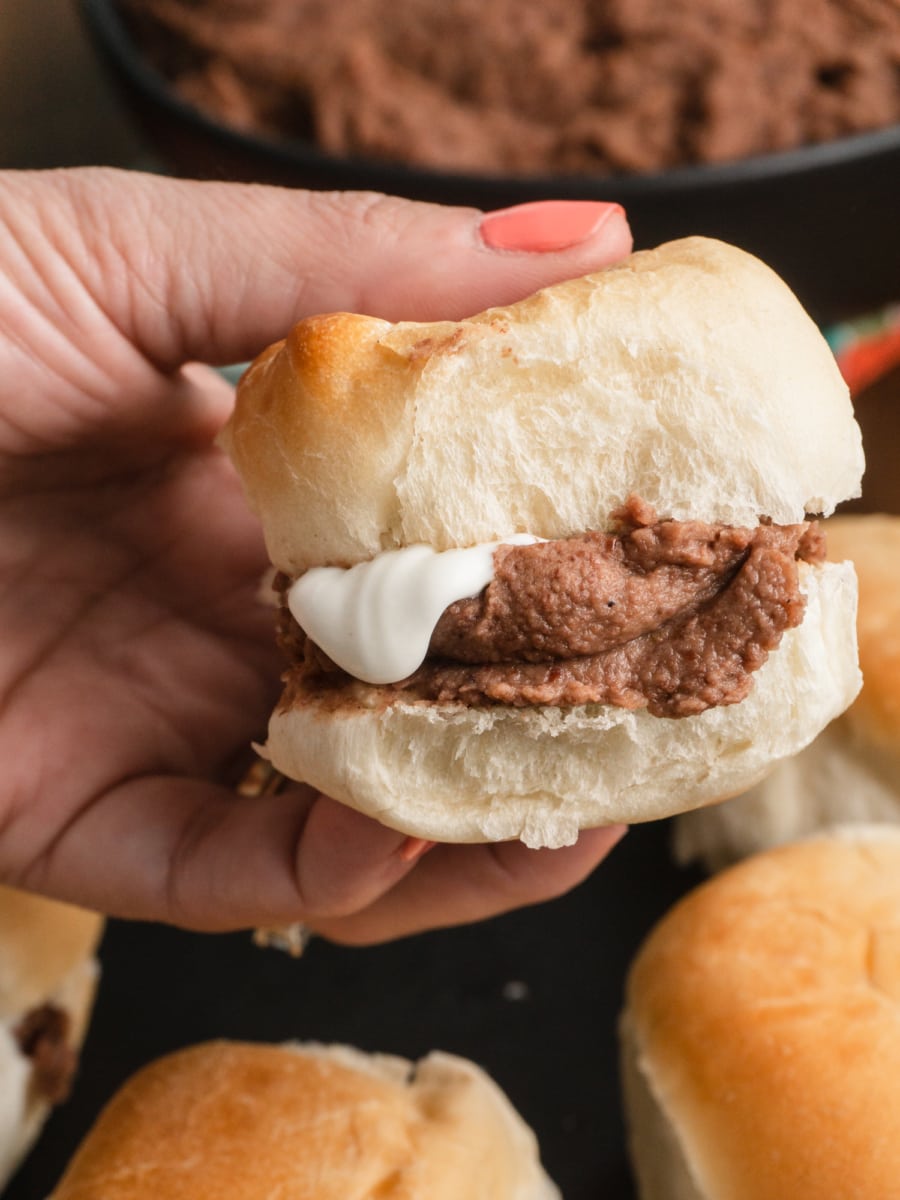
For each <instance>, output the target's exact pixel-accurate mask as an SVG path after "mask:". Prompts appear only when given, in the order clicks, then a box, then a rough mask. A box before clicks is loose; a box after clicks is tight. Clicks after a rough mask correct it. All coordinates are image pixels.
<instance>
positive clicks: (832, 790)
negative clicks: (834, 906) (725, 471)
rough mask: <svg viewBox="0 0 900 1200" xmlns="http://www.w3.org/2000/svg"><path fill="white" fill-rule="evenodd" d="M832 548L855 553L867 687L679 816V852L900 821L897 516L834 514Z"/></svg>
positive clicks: (730, 856) (833, 552)
mask: <svg viewBox="0 0 900 1200" xmlns="http://www.w3.org/2000/svg"><path fill="white" fill-rule="evenodd" d="M825 531H826V535H827V538H828V557H829V559H831V560H832V561H833V562H842V561H848V560H852V562H853V564H854V567H855V569H856V574H857V577H858V580H859V611H858V616H857V632H858V642H859V662H860V667H861V668H862V673H863V680H864V682H863V688H862V691H861V692H860V694H859V696H858V697H857V699H856V700H855V701H854V703H853V704H852V706H851V707H850V708H849V709H848V710H847V712H846V713H844V714H843V716H841V717H839V718H838V719H837V720H835V721H833V722H832V724H831V725H829V727H828V728H827V729H826V730H824V731H823V733H822V734H820V735H819V737H817V738H816V739H815V741H814V742H813V743H812V744H811V745H810V746H809V747H808V748H807V749H806V750H804V751H803V752H802V753H800V754H798V755H797V756H796V758H792V759H788V760H786V761H785V762H783V763H781V764H780V765H779V766H778V767H777V768H776V769H775V770H774V771H773V772H772V774H771V775H769V776H768V777H767V778H766V779H765V780H763V781H762V782H761V783H760V784H758V785H757V786H756V787H755V788H753V789H751V791H750V792H748V793H747V794H745V795H743V796H739V797H736V798H735V799H733V800H730V801H729V802H728V803H727V804H722V805H719V806H717V807H715V808H710V809H705V810H703V811H698V812H692V813H686V814H684V815H683V816H680V817H679V818H678V819H677V822H676V825H675V833H674V848H675V854H676V857H677V858H678V860H679V861H680V862H682V863H689V862H693V861H697V860H699V861H700V862H702V863H703V864H704V865H705V866H706V867H707V868H708V869H709V870H712V871H715V870H718V869H720V868H721V867H722V866H724V865H726V864H728V863H730V862H734V861H736V860H737V859H739V858H742V857H743V856H744V855H746V854H752V853H754V852H756V851H758V850H763V849H766V848H767V847H769V846H775V845H780V844H781V843H783V842H788V841H793V840H795V839H796V838H798V837H802V836H803V835H804V834H807V833H812V832H814V831H815V830H817V829H821V828H823V827H825V826H828V825H832V824H846V823H849V822H856V821H862V822H872V821H889V822H900V517H897V516H889V515H871V516H856V515H846V516H837V517H832V518H831V519H830V520H829V521H827V522H825Z"/></svg>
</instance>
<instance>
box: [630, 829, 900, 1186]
mask: <svg viewBox="0 0 900 1200" xmlns="http://www.w3.org/2000/svg"><path fill="white" fill-rule="evenodd" d="M898 912H900V829H896V828H893V827H889V826H863V825H860V826H856V827H852V828H846V827H845V828H843V829H840V830H835V831H833V832H832V833H830V834H828V835H821V836H816V837H814V838H811V839H809V840H808V841H804V842H799V843H794V844H792V845H790V846H786V847H781V848H778V849H775V850H771V851H768V852H767V853H765V854H761V855H756V856H754V857H752V858H749V859H747V860H746V861H744V862H743V863H741V864H739V865H738V866H736V867H732V868H731V869H729V870H727V871H725V872H723V873H722V874H720V875H718V876H716V877H715V878H714V879H712V880H711V881H710V882H708V883H706V884H705V885H703V886H702V887H700V888H698V889H696V890H695V891H694V892H693V893H691V894H690V895H689V896H687V897H686V898H685V899H683V900H682V901H681V902H680V903H678V904H677V905H676V906H675V907H674V908H673V909H672V910H671V911H670V912H669V913H668V914H667V915H666V916H665V917H664V918H663V919H662V921H661V922H660V923H659V924H658V925H657V926H656V928H655V929H654V930H653V931H652V932H651V934H650V935H649V937H648V938H647V940H646V941H645V943H644V945H643V946H642V948H641V950H640V952H639V953H638V955H637V957H636V959H635V961H634V963H633V965H632V968H631V971H630V974H629V978H628V983H627V989H626V1003H625V1009H624V1013H623V1020H622V1045H623V1081H624V1094H625V1101H626V1109H627V1113H628V1118H629V1125H630V1143H631V1150H632V1156H633V1162H634V1166H635V1172H636V1175H637V1178H638V1182H639V1193H640V1197H641V1200H825V1198H826V1197H827V1198H828V1200H838V1198H842V1200H843V1198H847V1200H849V1198H850V1197H860V1198H863V1197H865V1198H866V1200H869V1198H874V1197H878V1200H893V1198H895V1197H897V1196H900V1022H898V1018H897V1006H898V1002H900V925H898Z"/></svg>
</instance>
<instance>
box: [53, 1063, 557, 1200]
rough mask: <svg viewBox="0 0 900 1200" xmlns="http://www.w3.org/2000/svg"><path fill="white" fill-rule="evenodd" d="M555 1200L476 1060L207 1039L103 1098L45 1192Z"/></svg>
mask: <svg viewBox="0 0 900 1200" xmlns="http://www.w3.org/2000/svg"><path fill="white" fill-rule="evenodd" d="M276 1197H279V1198H283V1200H353V1198H354V1197H360V1198H361V1197H368V1198H371V1200H375V1198H376V1197H377V1198H378V1200H464V1198H465V1197H478V1200H559V1191H558V1190H557V1188H556V1187H555V1186H554V1185H553V1184H552V1183H551V1182H550V1180H549V1179H548V1178H547V1175H546V1174H545V1173H544V1171H543V1169H542V1167H541V1165H540V1162H539V1159H538V1151H537V1142H536V1140H535V1137H534V1134H533V1133H532V1132H531V1130H530V1129H529V1128H528V1126H527V1125H526V1124H525V1123H524V1121H523V1120H522V1118H521V1117H520V1116H519V1114H518V1113H517V1112H516V1111H515V1109H514V1108H513V1107H512V1105H511V1104H510V1102H509V1100H508V1099H507V1098H506V1096H505V1095H504V1093H503V1092H502V1091H501V1090H500V1089H499V1088H498V1087H497V1085H496V1084H495V1083H494V1082H493V1080H491V1079H490V1078H489V1077H488V1076H487V1075H486V1074H485V1073H484V1072H483V1071H482V1070H481V1069H480V1068H478V1067H476V1066H475V1065H474V1063H471V1062H469V1061H468V1060H466V1059H463V1058H458V1057H456V1056H454V1055H450V1054H442V1053H438V1052H435V1053H432V1054H429V1055H428V1056H427V1057H426V1058H424V1059H422V1060H421V1061H420V1062H419V1063H417V1064H413V1063H411V1062H408V1061H407V1060H406V1059H402V1058H397V1057H394V1056H392V1055H384V1054H371V1055H369V1054H364V1053H363V1052H362V1051H360V1050H356V1049H354V1048H353V1047H350V1046H322V1045H317V1044H303V1045H298V1044H288V1045H283V1046H272V1045H262V1044H250V1043H242V1042H208V1043H204V1044H201V1045H198V1046H192V1047H190V1048H188V1049H186V1050H181V1051H178V1052H177V1053H175V1054H171V1055H169V1056H167V1057H165V1058H161V1059H158V1060H157V1061H156V1062H154V1063H151V1064H150V1065H149V1066H147V1067H145V1068H144V1069H143V1070H141V1071H139V1072H138V1073H137V1075H135V1076H133V1077H132V1078H131V1079H130V1080H128V1082H127V1083H126V1084H125V1085H124V1087H122V1088H121V1089H120V1091H119V1092H118V1093H117V1094H116V1095H115V1096H114V1097H113V1099H112V1100H111V1101H110V1103H109V1104H108V1105H107V1107H106V1109H105V1110H104V1111H103V1112H102V1113H101V1115H100V1117H99V1119H98V1120H97V1122H96V1124H95V1125H94V1127H93V1129H92V1130H91V1131H90V1132H89V1133H88V1135H87V1137H86V1139H85V1140H84V1142H83V1143H82V1144H81V1147H80V1148H79V1150H78V1151H77V1152H76V1154H75V1157H74V1158H73V1160H72V1162H71V1163H70V1164H69V1167H68V1168H67V1170H66V1172H65V1174H64V1175H63V1178H62V1179H61V1180H60V1182H59V1184H58V1186H57V1187H56V1189H55V1190H54V1192H53V1194H52V1196H51V1197H50V1200H226V1198H227V1200H275V1198H276Z"/></svg>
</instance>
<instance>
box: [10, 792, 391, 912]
mask: <svg viewBox="0 0 900 1200" xmlns="http://www.w3.org/2000/svg"><path fill="white" fill-rule="evenodd" d="M407 841H408V839H407V838H406V837H405V835H404V834H401V833H396V832H395V831H393V830H390V829H387V828H386V827H384V826H382V825H379V824H378V823H377V822H375V821H372V820H370V819H368V818H366V817H362V816H360V815H359V814H357V813H355V812H352V811H351V810H349V809H347V808H345V807H344V806H339V805H337V804H336V803H335V802H334V801H331V800H325V798H324V797H318V796H317V794H316V793H315V792H313V791H312V789H309V788H304V787H300V786H296V787H292V788H291V789H289V790H288V791H286V792H284V793H281V794H279V795H274V796H260V797H240V796H235V795H234V794H233V793H231V792H229V791H227V789H224V788H220V787H216V786H214V785H211V784H206V783H204V782H202V781H200V780H185V779H174V778H173V779H170V778H167V777H162V776H161V777H155V778H144V779H140V780H135V781H132V782H130V783H127V784H123V785H121V786H119V787H117V788H114V789H111V790H110V791H108V792H106V793H104V794H103V795H102V796H100V797H98V798H97V799H96V800H95V801H94V803H93V804H91V805H90V806H89V807H88V808H86V809H84V810H83V811H82V812H81V813H80V814H79V815H78V817H77V818H76V819H75V820H73V821H71V822H70V823H69V825H68V826H67V827H66V829H65V831H64V833H63V834H61V835H60V836H59V837H58V838H57V839H56V841H55V842H54V843H53V844H52V845H51V846H49V847H47V848H46V849H45V850H44V851H43V853H41V854H40V855H39V856H38V857H37V858H36V859H35V860H34V861H33V863H32V866H31V868H30V869H29V870H28V872H27V873H26V874H25V875H24V876H22V875H19V876H18V877H17V878H15V879H11V880H10V882H14V883H16V884H18V885H20V886H23V887H27V888H30V889H32V890H35V891H39V892H42V893H44V894H46V895H51V896H54V897H56V898H58V899H61V900H68V901H69V902H71V903H76V904H80V905H83V906H84V907H87V908H93V909H96V910H98V911H100V912H104V913H107V914H109V915H110V916H118V917H128V918H137V919H142V920H157V921H166V922H169V923H171V924H176V925H180V926H183V927H186V928H191V929H198V930H210V931H216V930H228V929H240V928H248V927H250V926H255V925H270V924H284V923H290V922H293V921H297V920H302V921H310V922H313V923H314V922H315V921H316V920H318V919H322V920H326V919H329V918H332V919H334V918H336V917H339V916H341V915H344V914H347V913H353V912H357V911H359V910H362V909H364V908H365V907H366V906H367V905H369V904H371V903H374V902H376V901H377V899H378V898H379V897H380V896H381V895H383V894H384V893H385V892H387V891H389V890H390V889H391V888H392V887H393V886H394V885H395V884H396V883H397V882H398V881H399V880H400V879H401V878H402V877H403V876H404V875H405V874H407V873H408V872H409V871H410V870H412V869H413V866H414V862H415V859H414V858H410V856H409V855H408V854H407V853H406V852H405V847H406V843H407ZM98 863H102V864H103V870H102V871H99V870H98V869H97V864H98Z"/></svg>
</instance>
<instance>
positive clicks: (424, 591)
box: [288, 533, 542, 684]
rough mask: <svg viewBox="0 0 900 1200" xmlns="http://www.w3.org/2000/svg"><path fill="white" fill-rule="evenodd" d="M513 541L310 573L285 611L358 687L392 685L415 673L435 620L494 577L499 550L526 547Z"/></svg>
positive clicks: (390, 555)
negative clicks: (457, 601) (451, 605)
mask: <svg viewBox="0 0 900 1200" xmlns="http://www.w3.org/2000/svg"><path fill="white" fill-rule="evenodd" d="M541 540H542V539H541V538H537V537H533V536H532V535H531V534H530V533H518V534H514V535H513V536H512V537H508V538H504V539H503V540H502V541H499V542H485V543H484V544H482V545H480V546H469V547H466V548H465V549H462V550H443V551H437V550H432V548H431V547H430V546H404V547H403V548H402V549H401V550H385V551H384V552H383V553H381V554H378V555H376V556H375V558H373V559H371V560H370V561H369V562H364V563H357V565H356V566H355V567H350V568H349V569H344V568H343V567H312V568H311V569H310V570H308V571H307V572H306V573H305V574H304V575H301V576H300V578H299V579H298V580H296V582H295V583H294V584H292V586H291V588H290V589H289V591H288V607H289V608H290V610H291V613H292V614H293V616H294V617H295V619H296V620H297V622H298V624H299V625H300V626H301V627H302V628H303V629H304V631H305V632H306V633H307V634H308V636H309V637H310V638H312V640H313V641H314V642H315V643H316V645H317V646H320V647H321V648H322V649H323V650H324V651H325V653H326V654H327V655H328V657H329V658H330V659H331V660H332V662H335V663H337V665H338V666H339V667H342V668H343V670H345V671H346V672H347V673H348V674H349V675H352V676H353V677H354V678H355V679H361V680H363V681H364V682H365V683H376V684H381V683H396V682H398V680H400V679H405V678H406V677H407V675H411V674H412V673H413V671H415V670H416V669H417V667H420V666H421V665H422V663H423V661H424V659H425V656H426V654H427V653H428V643H429V642H430V641H431V635H432V634H433V633H434V628H435V626H436V625H437V623H438V620H439V619H440V616H441V613H442V612H443V611H444V609H445V608H447V607H448V605H450V604H453V603H454V601H456V600H465V599H468V598H469V597H471V596H477V595H478V593H479V592H480V591H481V590H482V589H483V588H485V587H487V585H488V584H489V583H490V582H491V580H492V579H493V577H494V551H495V550H496V549H497V547H498V546H504V545H506V546H530V545H533V544H534V543H535V542H539V541H541Z"/></svg>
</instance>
